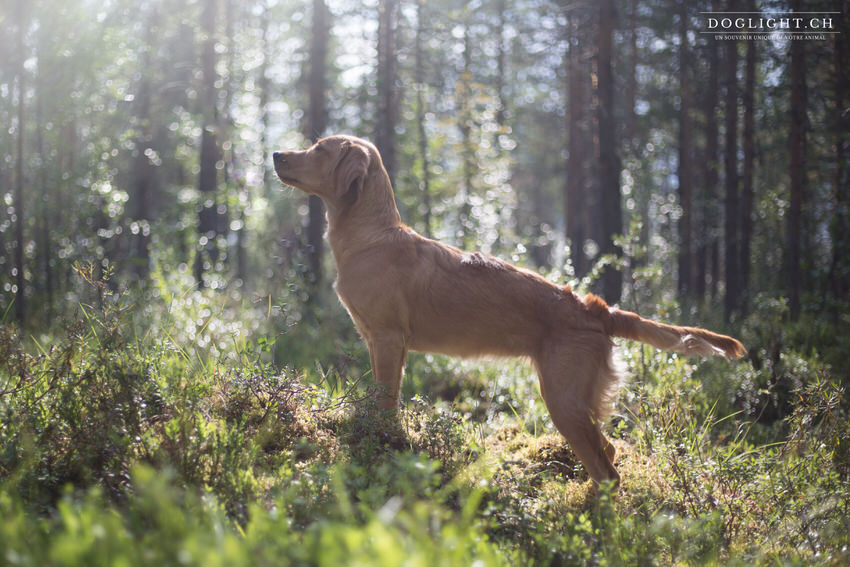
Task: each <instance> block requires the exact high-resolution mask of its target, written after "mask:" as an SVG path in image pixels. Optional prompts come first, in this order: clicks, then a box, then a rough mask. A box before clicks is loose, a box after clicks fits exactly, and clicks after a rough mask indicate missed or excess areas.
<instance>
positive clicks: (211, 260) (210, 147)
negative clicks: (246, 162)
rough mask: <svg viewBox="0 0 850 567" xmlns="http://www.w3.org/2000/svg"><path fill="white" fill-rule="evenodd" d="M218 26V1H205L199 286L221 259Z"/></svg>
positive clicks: (199, 210)
mask: <svg viewBox="0 0 850 567" xmlns="http://www.w3.org/2000/svg"><path fill="white" fill-rule="evenodd" d="M215 25H216V0H205V2H204V4H203V7H202V10H201V32H202V33H203V34H204V42H203V45H202V46H201V72H202V77H203V78H202V85H201V97H200V99H201V104H202V109H201V110H202V113H203V130H202V132H201V158H200V173H199V175H198V191H199V192H200V195H201V203H200V205H199V209H198V237H199V243H198V255H197V257H196V259H195V280H196V281H197V282H198V285H200V286H203V285H204V278H203V276H204V273H205V272H206V271H208V270H211V269H214V268H215V264H216V261H217V260H218V253H217V252H218V251H217V248H216V246H217V242H216V229H217V222H216V221H217V218H216V217H217V214H218V213H217V206H216V200H217V195H216V192H217V188H218V172H217V170H216V163H217V162H218V159H219V150H218V139H217V137H216V130H217V126H218V124H217V120H218V112H217V110H216V108H217V99H218V89H217V88H216V81H217V79H218V77H217V74H216V70H215V64H216V54H215Z"/></svg>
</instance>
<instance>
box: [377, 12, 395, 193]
mask: <svg viewBox="0 0 850 567" xmlns="http://www.w3.org/2000/svg"><path fill="white" fill-rule="evenodd" d="M397 19H398V0H380V1H379V2H378V69H377V70H378V85H377V86H378V116H377V121H376V130H375V146H376V147H377V148H378V151H379V152H381V160H382V161H383V162H384V167H385V168H386V170H387V174H388V175H389V177H390V183H392V184H393V186H395V176H396V154H395V127H396V124H397V122H398V87H397V85H396V35H395V34H396V24H397Z"/></svg>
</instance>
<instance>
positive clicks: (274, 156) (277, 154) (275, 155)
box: [272, 152, 280, 161]
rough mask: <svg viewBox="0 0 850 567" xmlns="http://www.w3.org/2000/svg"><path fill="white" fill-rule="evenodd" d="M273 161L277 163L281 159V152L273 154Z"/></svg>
mask: <svg viewBox="0 0 850 567" xmlns="http://www.w3.org/2000/svg"><path fill="white" fill-rule="evenodd" d="M272 159H273V160H275V161H277V160H279V159H280V152H275V153H273V154H272Z"/></svg>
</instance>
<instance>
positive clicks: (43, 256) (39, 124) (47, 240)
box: [0, 34, 58, 321]
mask: <svg viewBox="0 0 850 567" xmlns="http://www.w3.org/2000/svg"><path fill="white" fill-rule="evenodd" d="M44 40H45V38H44V34H39V47H38V49H39V53H38V57H39V65H38V74H37V75H36V84H35V100H36V146H37V148H38V154H39V156H40V159H41V162H42V164H47V163H50V159H51V158H50V157H49V156H48V149H47V146H46V144H45V141H44V130H45V118H44V95H45V89H44V85H45V82H46V81H49V74H48V71H47V70H46V69H45V65H44V61H45V59H44V55H45V54H46V52H47V50H48V49H49V48H48V47H47V45H45V44H46V43H47V42H46V41H44ZM39 169H40V170H41V179H40V182H41V203H40V211H39V212H40V217H41V218H40V221H39V222H40V223H41V226H40V227H39V230H38V232H39V235H40V242H39V243H38V244H37V245H36V252H38V255H39V261H38V262H37V265H40V266H41V267H42V271H43V274H44V298H45V309H44V315H45V318H46V320H47V321H52V320H53V292H54V289H55V282H54V273H53V260H54V258H53V241H52V238H51V235H50V233H51V231H52V230H56V228H57V227H56V226H55V225H54V223H53V222H52V215H53V211H54V210H57V207H58V203H57V202H56V199H55V195H53V198H51V187H50V182H49V181H48V168H47V167H44V166H42V167H40V168H39ZM0 245H2V242H0Z"/></svg>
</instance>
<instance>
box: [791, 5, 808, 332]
mask: <svg viewBox="0 0 850 567" xmlns="http://www.w3.org/2000/svg"><path fill="white" fill-rule="evenodd" d="M792 7H793V9H794V11H795V12H797V11H800V10H802V2H800V0H795V1H794V2H793V3H792ZM804 43H805V42H803V41H792V42H791V48H790V49H791V69H790V74H791V77H790V79H791V124H790V170H789V176H790V180H789V182H790V199H789V204H788V258H787V262H788V264H787V274H788V305H789V308H790V312H791V318H792V319H796V318H797V317H799V315H800V287H801V258H800V251H801V247H802V246H801V242H802V217H803V199H804V194H805V175H804V171H805V166H806V163H805V162H806V104H807V100H806V98H807V94H806V67H805V65H806V62H805V51H804Z"/></svg>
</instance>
